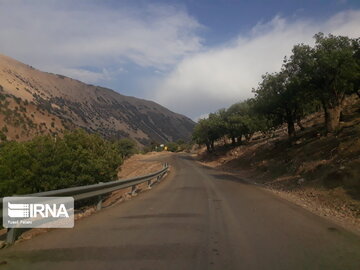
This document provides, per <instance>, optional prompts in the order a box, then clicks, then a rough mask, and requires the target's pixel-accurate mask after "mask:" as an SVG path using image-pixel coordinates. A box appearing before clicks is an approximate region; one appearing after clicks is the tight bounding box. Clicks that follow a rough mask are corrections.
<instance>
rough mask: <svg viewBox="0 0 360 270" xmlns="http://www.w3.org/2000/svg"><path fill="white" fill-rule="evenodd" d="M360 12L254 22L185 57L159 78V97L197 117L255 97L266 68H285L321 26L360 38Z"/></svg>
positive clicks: (266, 70) (277, 17)
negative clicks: (314, 18) (232, 36)
mask: <svg viewBox="0 0 360 270" xmlns="http://www.w3.org/2000/svg"><path fill="white" fill-rule="evenodd" d="M359 25H360V11H346V12H341V13H338V14H336V15H335V16H333V17H331V18H329V19H328V20H327V21H325V22H322V23H319V22H317V21H312V20H305V19H304V20H302V19H298V20H296V21H293V22H292V21H289V20H288V19H285V18H283V17H280V16H276V17H275V18H273V19H272V20H271V21H269V22H266V23H259V24H257V25H256V26H254V27H253V28H252V30H251V32H250V33H249V34H248V35H246V36H239V37H237V38H236V39H235V40H233V41H232V42H229V43H228V44H224V45H223V46H221V47H218V48H209V49H207V50H205V51H203V52H200V53H196V54H193V55H191V56H189V57H187V58H185V59H183V60H182V61H181V62H180V63H179V64H178V65H177V66H176V67H175V68H174V70H173V71H172V72H171V73H169V74H168V75H167V76H165V77H164V78H163V79H162V80H161V81H159V82H158V85H157V87H156V88H157V92H156V96H155V99H156V100H157V101H158V102H160V103H161V104H164V105H165V106H167V107H169V108H171V109H173V110H176V111H179V112H182V113H186V114H187V115H190V116H192V117H194V118H195V119H196V118H197V117H199V116H201V115H203V114H204V113H206V112H212V111H214V110H217V109H220V108H221V107H226V106H229V105H230V104H233V103H235V102H237V101H240V100H243V99H246V98H249V97H252V96H253V94H252V92H251V89H252V88H254V87H256V86H257V84H258V82H259V81H260V80H261V75H262V74H265V73H266V72H274V71H278V70H280V67H281V64H282V60H283V58H284V56H285V55H290V53H291V49H292V47H293V46H294V45H295V44H298V43H306V44H314V40H313V38H312V37H313V36H314V34H315V33H317V32H319V31H322V32H324V33H332V34H335V35H347V36H350V37H360V27H359Z"/></svg>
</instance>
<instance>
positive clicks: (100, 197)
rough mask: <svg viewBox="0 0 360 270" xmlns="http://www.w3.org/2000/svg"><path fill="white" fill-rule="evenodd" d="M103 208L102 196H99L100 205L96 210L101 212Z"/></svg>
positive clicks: (98, 204)
mask: <svg viewBox="0 0 360 270" xmlns="http://www.w3.org/2000/svg"><path fill="white" fill-rule="evenodd" d="M101 207H102V196H101V195H100V196H98V203H97V205H96V210H97V211H99V210H101Z"/></svg>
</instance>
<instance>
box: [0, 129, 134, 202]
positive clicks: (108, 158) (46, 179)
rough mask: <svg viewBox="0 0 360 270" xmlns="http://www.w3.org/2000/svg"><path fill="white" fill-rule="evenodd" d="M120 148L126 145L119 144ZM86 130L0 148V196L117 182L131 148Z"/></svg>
mask: <svg viewBox="0 0 360 270" xmlns="http://www.w3.org/2000/svg"><path fill="white" fill-rule="evenodd" d="M120 145H124V144H122V143H120ZM124 149H125V148H120V147H119V142H116V143H112V142H109V141H106V140H104V139H102V138H101V137H100V136H98V135H94V134H88V133H86V132H85V131H83V130H76V131H72V132H67V133H65V134H64V136H63V138H57V137H55V138H54V137H51V136H40V137H36V138H34V139H33V140H32V141H29V142H14V141H11V142H5V143H2V144H0V196H6V195H13V194H27V193H34V192H42V191H48V190H54V189H60V188H66V187H74V186H80V185H88V184H95V183H99V182H107V181H111V180H114V179H116V176H117V170H118V167H119V165H121V163H122V161H123V157H126V156H128V155H129V148H126V153H123V152H122V151H125V150H124Z"/></svg>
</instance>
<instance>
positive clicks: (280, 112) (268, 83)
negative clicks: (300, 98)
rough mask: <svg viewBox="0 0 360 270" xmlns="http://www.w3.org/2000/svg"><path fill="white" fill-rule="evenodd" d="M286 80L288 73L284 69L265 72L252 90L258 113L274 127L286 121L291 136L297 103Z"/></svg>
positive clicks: (296, 113) (293, 132)
mask: <svg viewBox="0 0 360 270" xmlns="http://www.w3.org/2000/svg"><path fill="white" fill-rule="evenodd" d="M288 82H289V78H288V74H287V73H286V72H285V71H284V70H283V71H281V72H278V73H273V74H269V73H267V74H265V75H264V76H263V81H262V82H261V83H260V84H259V87H258V88H257V89H256V90H254V92H255V98H256V109H257V111H258V113H260V114H262V115H266V117H268V118H269V119H270V121H271V122H272V123H273V125H274V127H276V126H278V125H281V124H282V123H284V122H285V123H287V129H288V135H289V137H293V136H294V135H295V121H296V119H297V115H298V104H297V99H296V97H295V93H294V91H293V90H294V89H293V88H291V87H289V85H288Z"/></svg>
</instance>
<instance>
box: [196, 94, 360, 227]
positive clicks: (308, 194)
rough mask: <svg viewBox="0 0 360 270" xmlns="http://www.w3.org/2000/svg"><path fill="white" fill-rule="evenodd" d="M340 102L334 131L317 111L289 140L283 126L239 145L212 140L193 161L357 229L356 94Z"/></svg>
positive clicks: (359, 157) (359, 123)
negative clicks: (212, 148) (210, 146)
mask: <svg viewBox="0 0 360 270" xmlns="http://www.w3.org/2000/svg"><path fill="white" fill-rule="evenodd" d="M346 103H347V104H346V106H345V108H344V111H343V116H342V121H341V123H340V124H341V127H340V129H339V130H338V131H337V132H336V133H334V134H328V135H327V136H326V135H325V134H324V128H323V127H324V120H323V119H324V114H323V113H322V112H317V113H314V114H311V115H309V116H308V117H307V118H306V119H304V121H303V125H304V127H305V129H304V130H300V128H297V129H296V137H295V138H293V139H290V140H289V138H288V136H287V129H286V126H285V125H284V126H283V127H281V128H279V129H277V130H275V131H274V132H273V133H272V134H269V135H267V136H265V135H263V134H261V133H257V134H255V135H254V137H253V138H252V139H251V140H250V141H243V142H242V144H241V145H237V146H231V145H230V144H229V143H230V142H228V144H225V145H224V144H223V142H218V144H217V145H216V146H215V151H214V152H213V153H208V152H207V151H206V150H205V148H202V149H200V151H199V160H200V161H201V162H202V163H203V164H204V165H206V166H211V167H215V168H218V169H222V170H224V171H227V172H229V173H234V174H236V175H238V176H239V177H241V178H243V179H245V180H247V181H249V182H256V183H257V184H260V185H262V186H264V187H266V188H269V189H270V190H272V191H275V192H276V193H278V194H280V195H281V196H284V197H285V198H287V199H290V200H292V201H294V202H296V203H298V204H300V205H302V206H304V207H306V208H308V209H309V210H311V211H314V212H316V213H318V214H320V215H323V216H327V217H332V218H335V219H336V220H337V221H338V222H340V223H346V224H344V225H349V224H350V225H354V226H355V228H356V229H357V230H359V231H360V99H359V98H358V97H357V96H356V95H353V96H351V97H349V98H348V99H347V100H346Z"/></svg>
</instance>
